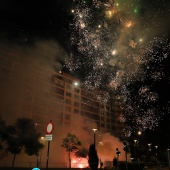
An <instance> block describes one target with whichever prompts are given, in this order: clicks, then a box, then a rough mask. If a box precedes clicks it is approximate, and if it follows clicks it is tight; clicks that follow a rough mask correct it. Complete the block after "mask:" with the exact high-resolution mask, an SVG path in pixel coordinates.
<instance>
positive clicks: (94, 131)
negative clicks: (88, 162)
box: [92, 129, 97, 149]
mask: <svg viewBox="0 0 170 170" xmlns="http://www.w3.org/2000/svg"><path fill="white" fill-rule="evenodd" d="M92 130H93V131H94V148H95V149H96V134H95V132H96V130H97V129H92Z"/></svg>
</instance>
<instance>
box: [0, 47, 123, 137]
mask: <svg viewBox="0 0 170 170" xmlns="http://www.w3.org/2000/svg"><path fill="white" fill-rule="evenodd" d="M0 61H1V62H0V94H1V95H0V116H1V117H2V118H3V119H4V120H5V121H6V122H7V123H14V121H15V120H16V119H17V118H19V117H28V118H32V119H33V120H34V122H36V128H37V130H38V131H40V132H41V133H42V134H43V135H44V134H45V127H46V125H47V123H48V122H49V121H50V120H52V122H53V123H54V126H55V127H58V126H60V128H65V127H69V126H70V124H71V123H72V119H75V118H77V119H78V118H79V117H81V118H83V120H84V122H85V121H91V122H94V123H95V126H96V127H94V128H97V129H98V130H99V131H101V132H110V133H111V134H114V135H116V136H119V135H120V134H121V133H122V124H121V123H119V122H118V121H116V116H115V115H118V114H119V113H120V112H121V111H120V106H119V105H116V104H115V101H114V100H113V98H114V96H113V97H111V98H107V95H106V94H105V92H101V91H99V90H89V89H86V88H85V87H83V86H82V85H81V82H80V81H79V80H78V79H77V78H75V77H73V76H71V75H69V74H67V73H64V72H60V71H59V70H58V71H54V69H53V68H52V67H50V66H44V65H43V66H42V65H41V64H39V63H38V62H37V61H34V60H33V61H32V60H30V59H28V58H26V57H25V58H24V57H22V56H21V55H20V53H15V52H9V51H8V50H7V49H0ZM37 63H38V64H37ZM113 104H114V105H113ZM57 133H58V132H56V134H57Z"/></svg>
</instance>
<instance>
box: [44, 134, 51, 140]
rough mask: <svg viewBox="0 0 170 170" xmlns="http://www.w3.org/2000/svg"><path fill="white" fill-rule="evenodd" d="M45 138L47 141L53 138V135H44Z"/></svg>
mask: <svg viewBox="0 0 170 170" xmlns="http://www.w3.org/2000/svg"><path fill="white" fill-rule="evenodd" d="M45 140H47V141H51V140H53V135H52V134H49V135H45Z"/></svg>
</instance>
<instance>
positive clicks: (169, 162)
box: [167, 149, 170, 170]
mask: <svg viewBox="0 0 170 170" xmlns="http://www.w3.org/2000/svg"><path fill="white" fill-rule="evenodd" d="M169 150H170V149H167V152H168V164H169V170H170V155H169Z"/></svg>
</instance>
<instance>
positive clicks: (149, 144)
mask: <svg viewBox="0 0 170 170" xmlns="http://www.w3.org/2000/svg"><path fill="white" fill-rule="evenodd" d="M148 146H149V151H151V143H148Z"/></svg>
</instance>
